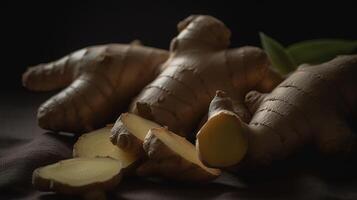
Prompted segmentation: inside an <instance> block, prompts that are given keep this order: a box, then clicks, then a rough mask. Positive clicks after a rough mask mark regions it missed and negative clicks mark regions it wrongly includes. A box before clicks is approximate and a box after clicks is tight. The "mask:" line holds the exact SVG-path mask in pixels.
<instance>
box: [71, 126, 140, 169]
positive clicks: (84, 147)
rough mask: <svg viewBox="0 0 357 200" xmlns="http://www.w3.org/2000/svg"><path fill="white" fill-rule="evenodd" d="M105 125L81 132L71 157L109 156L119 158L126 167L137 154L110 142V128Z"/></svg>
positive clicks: (133, 160) (136, 157) (135, 158)
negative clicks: (87, 131) (84, 132)
mask: <svg viewBox="0 0 357 200" xmlns="http://www.w3.org/2000/svg"><path fill="white" fill-rule="evenodd" d="M111 128H112V126H107V127H104V128H101V129H98V130H95V131H92V132H89V133H86V134H83V135H82V136H81V137H79V139H78V140H77V142H76V143H75V145H74V147H73V157H82V158H95V157H111V158H113V159H116V160H119V161H120V162H121V163H122V167H123V168H127V167H128V166H130V165H132V164H133V163H134V162H135V161H136V160H138V155H136V154H134V153H130V152H125V151H123V150H122V149H120V148H119V147H117V146H115V145H113V144H112V143H111V142H110V139H109V137H110V135H111V133H110V130H111Z"/></svg>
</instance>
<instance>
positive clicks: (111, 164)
mask: <svg viewBox="0 0 357 200" xmlns="http://www.w3.org/2000/svg"><path fill="white" fill-rule="evenodd" d="M121 170H122V166H121V162H118V161H117V160H114V159H112V158H72V159H67V160H62V161H59V162H57V163H54V164H51V165H47V166H44V167H40V168H37V169H36V170H35V171H34V172H33V177H32V183H33V185H34V186H35V187H36V188H37V189H39V190H42V191H55V192H58V193H62V194H77V195H82V196H83V197H85V198H86V199H105V193H104V191H106V190H110V189H113V188H114V187H115V186H116V185H117V184H118V183H119V181H120V179H121Z"/></svg>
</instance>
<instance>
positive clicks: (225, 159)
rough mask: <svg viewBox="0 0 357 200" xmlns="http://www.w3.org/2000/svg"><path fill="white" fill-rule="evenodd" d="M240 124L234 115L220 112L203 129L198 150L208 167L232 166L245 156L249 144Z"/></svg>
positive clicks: (198, 138) (198, 135) (199, 136)
mask: <svg viewBox="0 0 357 200" xmlns="http://www.w3.org/2000/svg"><path fill="white" fill-rule="evenodd" d="M239 122H240V121H239V119H238V118H237V117H236V116H235V115H234V114H233V113H230V112H219V113H217V114H216V115H214V116H212V117H211V118H210V120H209V123H206V124H205V125H204V126H203V127H202V128H201V130H200V131H199V133H198V134H197V141H196V148H197V150H198V152H199V156H200V159H201V160H202V161H203V162H204V163H205V164H206V165H207V166H210V167H219V168H221V167H228V166H232V165H234V164H237V163H239V161H241V160H242V158H243V157H244V156H245V154H246V152H247V147H248V144H247V139H246V138H245V137H244V136H243V134H242V131H240V130H242V126H240V124H241V123H239Z"/></svg>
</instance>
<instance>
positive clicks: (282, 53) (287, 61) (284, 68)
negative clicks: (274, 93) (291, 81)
mask: <svg viewBox="0 0 357 200" xmlns="http://www.w3.org/2000/svg"><path fill="white" fill-rule="evenodd" d="M259 36H260V41H261V44H262V46H263V49H264V50H265V52H266V53H267V54H268V56H269V58H270V61H271V63H272V65H273V67H274V68H275V69H276V70H277V71H278V72H279V73H280V74H287V73H289V72H291V71H294V70H295V68H296V65H295V64H294V60H293V59H292V57H291V56H290V55H289V54H288V52H287V51H286V50H285V48H284V47H283V46H282V45H281V44H280V43H278V42H277V41H275V40H274V39H272V38H270V37H268V36H267V35H265V34H264V33H259Z"/></svg>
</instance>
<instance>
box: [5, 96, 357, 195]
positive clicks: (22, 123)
mask: <svg viewBox="0 0 357 200" xmlns="http://www.w3.org/2000/svg"><path fill="white" fill-rule="evenodd" d="M49 95H50V94H33V93H30V92H27V91H21V92H5V93H3V94H2V95H1V98H0V125H1V129H0V199H43V200H51V199H65V198H66V199H69V198H67V197H64V196H60V195H56V194H54V193H49V192H46V193H42V192H37V191H35V190H34V189H32V187H31V186H30V182H29V180H30V178H31V177H30V175H31V172H32V170H33V169H34V168H36V167H38V166H39V165H44V164H47V163H52V162H55V161H56V160H59V159H63V158H65V157H68V156H70V153H71V149H70V146H71V144H72V142H73V140H72V139H70V138H67V137H65V136H56V135H55V134H53V133H46V131H44V130H41V129H40V128H38V127H37V123H36V118H35V114H36V109H37V107H38V106H39V104H40V103H41V102H43V101H44V100H45V99H47V98H48V97H49ZM352 160H353V159H350V160H349V161H346V160H340V161H339V162H337V161H336V160H332V159H322V158H321V157H319V156H317V155H316V154H315V153H314V151H312V150H310V151H306V152H301V153H299V154H298V156H295V157H294V158H291V159H289V160H287V161H285V162H283V163H280V164H276V165H275V166H274V168H273V169H274V170H269V171H267V172H266V173H255V174H250V176H248V177H247V176H245V177H244V178H243V176H240V177H237V176H232V175H231V174H224V175H223V176H221V177H220V178H218V179H217V180H215V181H214V182H212V183H209V184H202V185H194V184H184V183H181V184H178V183H171V182H166V181H160V180H156V179H142V178H131V177H124V179H123V181H122V183H121V184H120V185H119V186H118V188H117V189H116V190H115V191H114V192H112V193H110V194H109V198H108V199H248V200H250V199H331V200H332V199H348V200H352V199H357V171H356V169H357V168H356V167H357V164H356V163H353V162H352ZM263 174H264V175H263ZM72 199H77V198H75V197H73V198H72Z"/></svg>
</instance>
